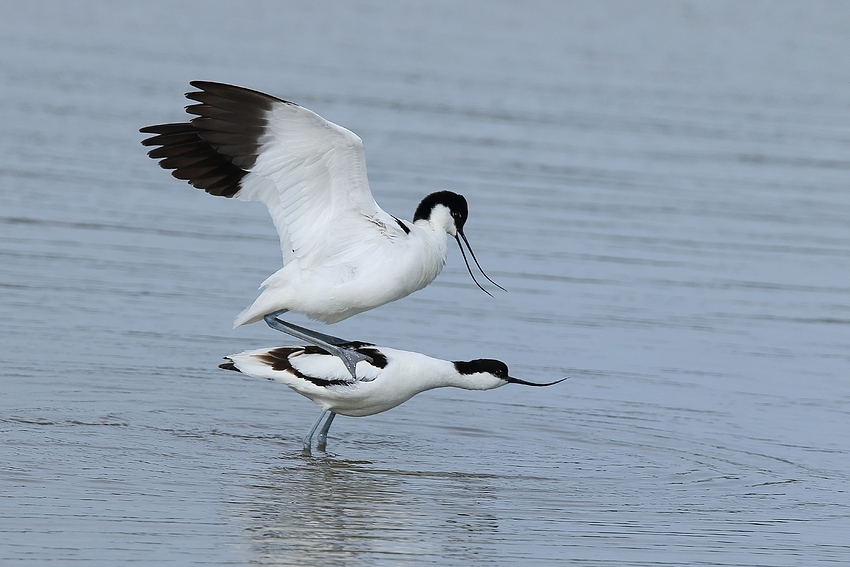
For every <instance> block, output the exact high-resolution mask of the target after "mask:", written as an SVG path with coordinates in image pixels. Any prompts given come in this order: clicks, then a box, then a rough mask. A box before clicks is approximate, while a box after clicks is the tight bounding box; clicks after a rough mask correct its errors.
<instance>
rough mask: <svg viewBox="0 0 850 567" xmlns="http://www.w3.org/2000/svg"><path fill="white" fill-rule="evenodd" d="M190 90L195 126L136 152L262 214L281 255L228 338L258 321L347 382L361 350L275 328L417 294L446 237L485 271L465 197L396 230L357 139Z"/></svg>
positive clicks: (308, 119) (285, 111)
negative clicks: (307, 346) (337, 362)
mask: <svg viewBox="0 0 850 567" xmlns="http://www.w3.org/2000/svg"><path fill="white" fill-rule="evenodd" d="M190 84H191V85H192V86H193V87H195V88H196V89H198V90H197V91H193V92H189V93H187V94H186V97H187V98H188V99H190V100H192V101H195V102H196V104H192V105H190V106H187V107H186V112H188V113H189V114H191V115H193V116H194V118H192V119H191V120H189V121H188V122H183V123H177V124H160V125H156V126H148V127H145V128H142V129H141V132H143V133H146V134H153V136H151V137H149V138H147V139H146V140H144V141H143V142H142V143H143V144H144V145H145V146H157V147H155V148H154V149H152V150H151V151H150V152H149V153H148V155H149V156H150V157H151V158H154V159H158V160H160V162H159V164H160V165H161V166H162V167H163V168H164V169H170V170H173V171H172V175H173V176H174V177H176V178H177V179H183V180H186V181H188V182H189V183H190V184H191V185H193V186H195V187H197V188H199V189H203V190H205V191H206V192H207V193H210V194H212V195H220V196H223V197H235V198H237V199H241V200H249V201H261V202H263V203H265V205H266V206H267V207H268V209H269V213H270V214H271V217H272V220H273V221H274V224H275V227H276V228H277V232H278V234H279V236H280V247H281V250H282V251H283V263H284V266H283V268H281V269H280V270H278V271H277V272H275V273H274V274H272V275H271V276H270V277H269V278H268V279H266V281H264V282H263V283H262V286H261V287H262V292H261V293H260V296H259V297H258V298H257V299H256V301H254V303H253V304H252V305H251V306H250V307H248V308H247V309H245V310H244V311H243V312H242V313H241V314H239V316H238V317H237V318H236V320H235V322H234V327H236V326H239V325H244V324H247V323H253V322H255V321H259V320H260V319H265V320H266V322H267V323H268V324H269V325H270V326H271V327H273V328H275V329H278V330H281V331H284V332H286V333H289V334H291V335H293V336H296V337H299V338H301V339H303V340H306V341H308V342H311V343H313V344H315V345H317V346H320V347H321V348H323V349H325V350H327V351H328V352H331V353H333V354H336V355H338V356H340V357H341V358H342V359H343V361H345V363H346V367H347V368H348V369H349V371H350V372H351V374H352V376H354V369H355V365H356V363H357V361H358V360H362V357H361V356H360V355H358V354H357V351H356V350H353V349H350V348H347V347H345V346H340V345H338V344H334V343H335V342H338V341H333V340H329V339H333V337H330V336H328V335H323V334H322V333H317V332H315V331H310V330H308V329H304V328H303V327H298V326H296V325H293V324H291V323H288V322H285V321H282V320H281V319H280V318H279V316H280V315H282V314H283V313H285V312H286V311H294V312H298V313H303V314H305V315H307V316H308V317H310V318H312V319H315V320H319V321H323V322H325V323H335V322H337V321H341V320H343V319H346V318H348V317H351V316H352V315H356V314H358V313H362V312H363V311H367V310H369V309H374V308H375V307H379V306H381V305H384V304H385V303H389V302H391V301H395V300H397V299H400V298H402V297H405V296H407V295H409V294H411V293H413V292H414V291H417V290H419V289H422V288H423V287H425V286H426V285H428V284H429V283H431V282H432V281H433V280H434V278H436V277H437V275H438V274H439V273H440V271H441V270H442V268H443V266H444V264H445V261H446V254H447V235H451V236H453V237H454V238H455V240H457V243H458V246H459V247H460V250H461V253H462V255H463V258H464V261H466V254H465V253H464V249H463V246H462V244H461V238H463V241H464V242H465V243H466V245H467V247H468V248H469V252H470V254H471V255H472V258H473V260H474V261H475V264H476V265H477V266H478V268H479V270H480V269H481V266H480V265H479V264H478V260H477V259H476V258H475V254H474V253H473V252H472V248H471V247H469V241H468V240H467V239H466V236H465V235H464V233H463V226H464V223H465V222H466V219H467V214H468V208H467V202H466V199H465V198H464V197H463V196H462V195H458V194H457V193H452V192H450V191H440V192H437V193H432V194H430V195H428V196H427V197H425V198H424V199H423V200H422V202H420V203H419V206H418V207H417V208H416V211H415V213H414V215H413V221H412V222H411V221H405V220H401V219H399V218H397V217H394V216H392V215H390V214H388V213H386V212H385V211H383V210H382V209H381V208H380V207H379V206H378V204H377V203H376V202H375V199H374V198H373V197H372V192H371V190H370V189H369V183H368V180H367V178H366V160H365V157H364V152H363V143H362V141H361V140H360V138H359V137H357V136H356V135H355V134H354V133H353V132H350V131H349V130H346V129H345V128H342V127H340V126H337V125H336V124H333V123H331V122H328V121H327V120H325V119H324V118H322V117H321V116H319V115H318V114H316V113H314V112H312V111H310V110H308V109H306V108H303V107H301V106H298V105H297V104H294V103H291V102H287V101H285V100H281V99H278V98H275V97H273V96H270V95H267V94H263V93H261V92H258V91H254V90H250V89H245V88H242V87H236V86H232V85H225V84H221V83H213V82H207V81H193V82H191V83H190ZM466 266H467V269H468V270H469V273H470V275H471V276H472V271H471V269H470V268H469V263H468V262H467V263H466ZM482 274H484V272H483V271H482ZM484 277H485V278H487V279H488V280H489V281H490V282H491V283H493V284H494V285H496V286H497V287H500V288H501V286H498V284H496V283H495V282H493V281H492V280H490V278H489V277H487V275H486V274H484ZM472 278H473V280H475V276H472ZM475 283H476V284H478V282H477V281H475ZM478 286H479V287H481V289H482V290H483V289H484V288H483V287H482V286H481V285H480V284H478ZM502 289H503V288H502ZM485 291H486V290H485Z"/></svg>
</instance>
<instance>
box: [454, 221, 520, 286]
mask: <svg viewBox="0 0 850 567" xmlns="http://www.w3.org/2000/svg"><path fill="white" fill-rule="evenodd" d="M458 234H460V236H461V238H463V241H464V242H466V247H467V248H469V254H470V255H471V256H472V259H473V260H474V261H475V265H476V266H478V269H479V270H480V271H481V275H483V276H484V277H485V278H487V281H489V282H490V283H491V284H493V285H494V286H496V287H497V288H499V289H501V290H502V291H508V290H506V289H505V288H503V287H502V286H500V285H499V284H497V283H496V282H494V281H493V280H492V279H490V276H488V275H487V274H486V272H484V269H483V268H482V267H481V264H479V263H478V258H476V257H475V252H473V251H472V246H470V244H469V240H467V239H466V235H465V234H464V233H463V232H461V231H458ZM455 238H457V236H455ZM457 244H458V246H460V242H459V241H458V243H457ZM461 250H463V247H461ZM466 267H467V269H469V264H467V265H466ZM469 273H470V275H471V274H472V271H470V272H469ZM479 287H480V286H479Z"/></svg>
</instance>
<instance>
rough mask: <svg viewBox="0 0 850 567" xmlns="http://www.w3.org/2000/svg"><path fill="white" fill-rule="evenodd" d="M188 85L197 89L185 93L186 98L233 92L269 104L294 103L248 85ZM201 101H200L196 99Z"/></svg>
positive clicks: (225, 96)
mask: <svg viewBox="0 0 850 567" xmlns="http://www.w3.org/2000/svg"><path fill="white" fill-rule="evenodd" d="M189 85H191V86H193V87H195V88H196V89H198V91H200V92H198V91H192V92H188V93H186V98H188V99H190V100H197V99H195V98H194V97H193V96H191V95H197V94H201V93H210V94H213V95H217V96H220V97H222V98H227V97H228V95H229V96H233V95H234V94H237V95H240V94H241V95H242V96H248V97H254V98H258V99H262V100H264V101H266V102H267V104H269V105H271V104H272V103H275V102H282V103H284V104H295V103H293V102H289V101H288V100H283V99H282V98H278V97H276V96H274V95H270V94H268V93H264V92H262V91H258V90H255V89H249V88H248V87H240V86H239V85H231V84H229V83H220V82H218V81H200V80H196V81H189ZM198 102H202V101H198Z"/></svg>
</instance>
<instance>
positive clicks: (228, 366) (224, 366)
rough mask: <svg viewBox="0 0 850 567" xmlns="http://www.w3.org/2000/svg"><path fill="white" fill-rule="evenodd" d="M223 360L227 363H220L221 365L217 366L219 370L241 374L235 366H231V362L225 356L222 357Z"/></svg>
mask: <svg viewBox="0 0 850 567" xmlns="http://www.w3.org/2000/svg"><path fill="white" fill-rule="evenodd" d="M224 360H226V361H227V362H222V363H221V364H219V365H218V367H219V368H221V369H222V370H235V371H236V372H242V371H241V370H239V369H238V368H236V365H235V364H233V360H231V359H230V358H228V357H226V356H225V357H224Z"/></svg>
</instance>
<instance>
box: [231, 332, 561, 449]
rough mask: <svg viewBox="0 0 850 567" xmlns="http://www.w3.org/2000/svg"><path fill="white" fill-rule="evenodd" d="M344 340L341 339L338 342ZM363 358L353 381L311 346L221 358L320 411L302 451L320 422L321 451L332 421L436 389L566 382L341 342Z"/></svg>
mask: <svg viewBox="0 0 850 567" xmlns="http://www.w3.org/2000/svg"><path fill="white" fill-rule="evenodd" d="M338 340H339V341H342V339H338ZM341 344H342V345H344V346H345V348H347V349H351V350H353V351H355V352H357V353H359V354H360V355H362V357H363V359H362V360H361V361H360V362H358V363H357V379H354V378H352V377H351V374H350V373H349V372H348V370H347V369H346V367H345V365H344V364H343V362H342V361H341V360H340V359H339V358H338V357H337V356H334V355H331V354H329V353H327V352H326V351H325V350H323V349H321V348H318V347H315V346H312V345H311V346H282V347H275V348H266V349H259V350H251V351H246V352H242V353H239V354H232V355H230V356H227V357H225V360H226V361H227V362H225V363H223V364H221V365H220V367H221V368H224V369H226V370H238V371H239V372H243V373H244V374H247V375H248V376H254V377H257V378H266V379H268V380H273V381H275V382H280V383H282V384H286V385H287V386H289V387H290V388H292V389H293V390H295V391H296V392H298V393H299V394H301V395H302V396H305V397H307V398H310V399H311V400H312V401H313V403H315V404H316V405H318V406H319V407H321V408H322V410H323V411H322V413H321V415H320V416H319V419H317V420H316V423H315V424H314V425H313V427H312V429H310V432H309V434H308V435H307V436H306V437H304V450H305V452H309V451H310V447H311V443H312V439H313V435H314V434H315V432H316V429H318V427H319V424H320V423H321V422H322V419H323V418H325V416H326V415H327V420H326V421H325V424H324V426H323V427H322V429H321V431H320V432H319V437H318V439H317V445H318V447H319V448H320V449H323V448H324V447H325V445H326V443H327V436H328V430H329V429H330V427H331V423H332V422H333V419H334V417H336V415H337V414H342V415H346V416H351V417H363V416H367V415H374V414H376V413H380V412H383V411H386V410H388V409H392V408H394V407H396V406H397V405H400V404H403V403H404V402H406V401H407V400H409V399H410V398H412V397H413V396H415V395H416V394H418V393H420V392H424V391H426V390H432V389H434V388H444V387H454V388H463V389H465V390H492V389H493V388H499V387H500V386H504V385H505V384H524V385H526V386H551V385H553V384H557V383H558V382H562V381H563V380H566V378H563V379H561V380H556V381H555V382H550V383H547V384H535V383H533V382H526V381H525V380H521V379H519V378H514V377H512V376H510V375H509V374H508V367H507V365H506V364H505V363H504V362H501V361H498V360H489V359H478V360H469V361H465V362H450V361H448V360H440V359H438V358H431V357H430V356H426V355H424V354H421V353H418V352H410V351H404V350H396V349H392V348H387V347H379V346H375V345H373V344H369V343H362V342H356V341H351V342H341Z"/></svg>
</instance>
